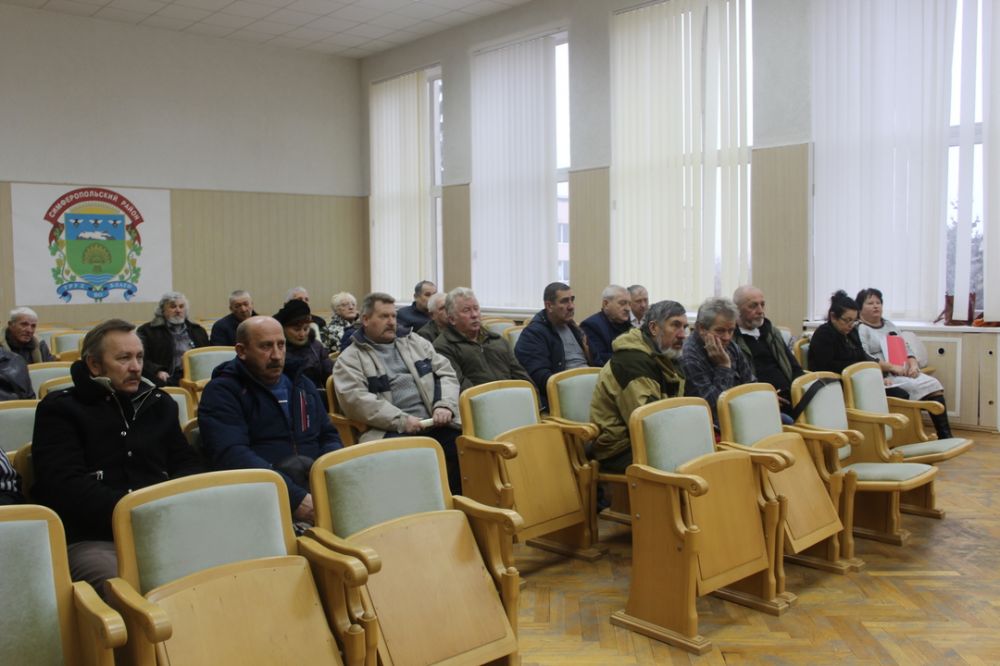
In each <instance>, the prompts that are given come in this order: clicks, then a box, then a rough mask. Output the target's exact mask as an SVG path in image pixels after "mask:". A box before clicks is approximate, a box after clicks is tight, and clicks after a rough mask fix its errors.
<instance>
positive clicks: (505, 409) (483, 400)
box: [470, 386, 538, 439]
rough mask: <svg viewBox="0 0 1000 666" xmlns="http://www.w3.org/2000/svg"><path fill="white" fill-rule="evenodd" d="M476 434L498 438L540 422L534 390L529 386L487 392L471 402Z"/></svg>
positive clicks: (482, 437) (486, 437) (482, 436)
mask: <svg viewBox="0 0 1000 666" xmlns="http://www.w3.org/2000/svg"><path fill="white" fill-rule="evenodd" d="M470 403H471V407H472V419H473V423H474V424H475V430H476V432H475V435H476V437H479V438H481V439H494V438H496V436H497V435H499V434H500V433H503V432H507V431H508V430H513V429H514V428H520V427H521V426H525V425H531V424H532V423H538V407H537V403H536V402H535V392H534V389H532V388H530V387H529V386H524V387H511V388H504V389H499V390H495V391H486V392H485V393H481V394H479V395H477V396H475V397H473V398H472V399H471V400H470Z"/></svg>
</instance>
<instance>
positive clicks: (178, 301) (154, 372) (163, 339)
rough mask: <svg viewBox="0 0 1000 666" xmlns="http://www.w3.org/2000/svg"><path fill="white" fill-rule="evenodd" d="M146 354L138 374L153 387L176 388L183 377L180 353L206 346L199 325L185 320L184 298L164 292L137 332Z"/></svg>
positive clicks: (185, 305) (186, 315)
mask: <svg viewBox="0 0 1000 666" xmlns="http://www.w3.org/2000/svg"><path fill="white" fill-rule="evenodd" d="M138 333H139V338H140V339H141V340H142V346H143V348H144V349H145V352H146V361H145V363H144V364H143V366H142V374H143V376H144V377H146V378H147V379H150V380H152V381H153V382H156V385H157V386H166V385H169V386H177V384H178V382H179V381H180V378H181V375H182V374H184V366H183V363H182V359H183V358H184V352H186V351H187V350H189V349H194V348H195V347H207V346H208V333H206V332H205V329H204V328H202V326H201V324H196V323H195V322H193V321H189V320H188V301H187V297H186V296H185V295H184V294H182V293H180V292H178V291H168V292H167V293H165V294H163V296H161V297H160V302H159V304H158V305H157V306H156V311H155V312H154V313H153V319H152V321H148V322H146V323H145V324H143V325H142V326H140V327H139V330H138Z"/></svg>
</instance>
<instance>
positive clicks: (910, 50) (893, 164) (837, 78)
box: [810, 0, 968, 320]
mask: <svg viewBox="0 0 1000 666" xmlns="http://www.w3.org/2000/svg"><path fill="white" fill-rule="evenodd" d="M812 21H813V29H812V45H813V51H812V121H813V122H812V124H813V138H814V141H815V161H814V178H815V181H814V182H815V195H814V200H813V241H814V245H813V248H812V261H811V262H810V265H811V266H812V276H811V286H812V289H811V294H812V297H811V301H812V303H811V310H812V315H813V316H814V317H822V316H824V315H825V313H826V310H827V308H828V305H829V299H830V295H831V294H832V293H833V292H834V291H835V290H837V289H839V288H844V289H847V290H848V293H853V292H854V290H857V289H860V288H862V287H877V288H880V289H882V290H883V291H884V292H886V307H887V309H888V310H889V312H888V314H889V316H892V317H897V318H903V319H923V320H928V319H933V318H934V315H936V314H937V312H938V311H939V310H940V308H941V303H942V301H943V296H942V294H943V288H944V261H943V252H942V247H943V245H944V241H945V220H946V216H947V209H946V199H947V164H948V160H947V133H948V126H949V120H948V118H949V108H950V98H951V89H950V65H951V49H952V35H953V32H954V25H955V23H954V21H955V0H879V1H878V2H872V1H871V0H814V2H813V7H812ZM960 233H961V232H960ZM966 238H968V235H966ZM967 264H968V262H967V261H966V270H967V269H968V266H967Z"/></svg>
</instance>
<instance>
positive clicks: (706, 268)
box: [610, 0, 750, 308]
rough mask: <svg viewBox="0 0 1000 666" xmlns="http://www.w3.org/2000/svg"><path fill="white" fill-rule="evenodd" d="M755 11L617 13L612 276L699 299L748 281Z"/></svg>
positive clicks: (743, 7)
mask: <svg viewBox="0 0 1000 666" xmlns="http://www.w3.org/2000/svg"><path fill="white" fill-rule="evenodd" d="M746 13H747V2H746V1H745V0H670V1H669V2H663V3H657V4H653V5H648V6H644V7H641V8H639V9H635V10H631V11H626V12H622V13H620V14H617V15H616V16H614V18H613V22H612V33H611V50H612V54H611V116H612V128H611V132H612V160H611V190H612V201H613V207H614V210H613V211H612V217H611V219H612V224H611V239H610V241H611V279H612V282H619V283H621V284H631V283H633V282H639V283H643V284H646V285H647V286H648V288H650V290H651V291H653V292H655V293H657V294H660V295H662V296H663V297H669V298H672V299H676V300H678V301H681V302H683V303H685V304H686V305H688V307H691V308H693V307H696V306H697V304H698V303H699V302H700V301H701V300H702V299H704V298H705V297H707V296H709V295H712V294H715V293H723V294H728V293H731V292H732V290H733V289H734V288H735V287H737V286H738V285H740V284H742V283H744V282H746V281H747V280H748V278H749V268H750V267H749V247H750V242H749V231H750V206H749V196H748V191H749V164H750V144H749V133H748V125H747V111H748V106H749V95H750V91H749V89H748V76H747V66H748V57H749V53H748V50H747V46H748V40H747V37H748V34H747V33H748V29H749V28H748V24H747V20H746V15H747V14H746ZM658 298H659V296H658Z"/></svg>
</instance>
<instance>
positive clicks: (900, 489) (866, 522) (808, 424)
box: [792, 372, 937, 545]
mask: <svg viewBox="0 0 1000 666" xmlns="http://www.w3.org/2000/svg"><path fill="white" fill-rule="evenodd" d="M820 380H824V381H826V382H828V383H826V384H825V385H824V386H822V387H821V388H820V389H819V390H818V392H817V393H816V394H815V395H814V397H813V398H812V400H810V402H809V404H808V405H807V406H806V408H805V410H803V412H802V414H800V415H799V418H798V421H796V424H797V425H799V426H802V427H804V428H808V429H810V430H823V431H828V432H833V433H836V434H838V435H840V436H842V437H843V438H844V442H845V443H844V445H843V446H841V447H840V449H839V453H838V454H837V457H836V458H834V459H832V460H829V459H828V463H830V464H832V465H835V466H839V468H841V469H844V470H853V471H854V472H855V473H856V474H857V476H858V485H857V493H856V494H855V497H854V534H855V536H860V537H865V538H867V539H875V540H876V541H884V542H885V543H891V544H895V545H902V544H904V543H905V542H906V540H907V539H908V538H909V536H910V533H909V531H908V530H906V529H903V527H902V524H901V518H900V496H901V494H902V493H905V492H909V491H912V490H917V489H920V492H921V493H923V495H924V496H925V497H926V498H928V501H929V506H931V507H933V504H934V486H933V484H934V476H935V475H936V474H937V468H936V467H931V466H930V465H925V464H923V463H909V462H903V457H902V455H901V454H899V453H891V452H890V451H889V448H888V446H886V442H885V434H884V431H883V429H882V427H881V426H884V425H888V424H889V423H890V422H892V421H893V420H894V419H896V418H898V417H895V416H892V415H878V414H871V413H869V412H862V411H860V410H856V409H847V407H846V405H845V403H844V392H843V389H842V385H841V383H840V375H837V374H835V373H832V372H809V373H806V374H804V375H802V376H801V377H797V378H796V379H795V381H793V382H792V402H793V403H796V404H797V403H798V402H799V401H800V400H801V399H802V396H803V395H804V394H805V392H806V391H807V390H808V389H809V386H810V385H812V384H813V383H814V382H816V381H820ZM862 429H863V430H864V433H865V434H862ZM923 486H927V487H926V488H923Z"/></svg>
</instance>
